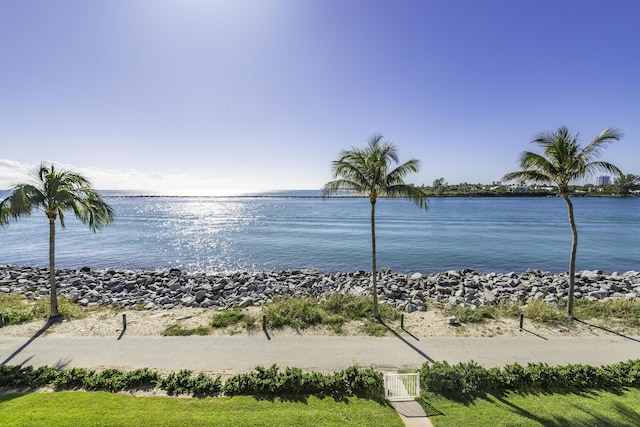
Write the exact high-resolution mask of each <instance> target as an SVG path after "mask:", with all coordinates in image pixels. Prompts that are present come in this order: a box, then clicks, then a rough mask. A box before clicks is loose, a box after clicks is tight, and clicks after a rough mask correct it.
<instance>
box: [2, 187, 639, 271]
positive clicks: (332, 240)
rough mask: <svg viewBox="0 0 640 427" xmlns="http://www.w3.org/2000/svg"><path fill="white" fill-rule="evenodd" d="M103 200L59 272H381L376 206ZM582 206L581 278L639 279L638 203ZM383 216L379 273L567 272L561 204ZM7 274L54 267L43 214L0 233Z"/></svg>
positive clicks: (387, 203)
mask: <svg viewBox="0 0 640 427" xmlns="http://www.w3.org/2000/svg"><path fill="white" fill-rule="evenodd" d="M103 194H104V195H105V196H107V198H106V200H107V202H108V203H110V204H111V205H112V207H113V208H114V209H115V212H116V220H115V222H114V223H113V224H112V225H111V226H109V227H106V228H104V229H103V230H101V231H98V232H97V233H95V234H94V233H91V232H90V231H89V229H88V227H86V226H85V225H83V224H81V223H79V222H78V221H76V220H74V219H72V218H71V217H72V214H68V216H67V227H66V228H65V229H64V230H61V229H60V228H59V227H58V229H57V238H56V244H57V247H56V257H57V259H56V265H57V267H59V268H80V267H83V266H89V267H91V268H94V269H105V268H116V269H134V270H152V269H163V268H170V267H179V268H181V269H183V270H188V271H210V272H211V271H227V270H289V269H307V268H310V269H317V270H320V271H325V272H337V271H355V270H370V269H371V265H370V264H371V261H370V259H371V258H370V257H371V249H370V245H371V243H370V226H369V213H370V205H369V201H368V199H358V198H341V199H326V200H324V199H319V198H304V197H241V198H237V197H229V198H219V197H216V198H207V197H114V196H115V195H118V194H122V193H115V192H104V193H103ZM293 194H299V193H293ZM5 196H6V192H1V191H0V197H5ZM573 201H574V205H575V214H576V220H577V224H578V233H579V236H580V242H579V246H578V257H577V268H578V270H582V269H599V270H604V271H606V272H612V271H618V272H623V271H627V270H637V269H640V233H638V230H640V198H627V199H619V198H574V199H573ZM376 213H377V215H376V217H377V223H376V231H377V233H376V234H377V241H378V266H379V268H389V269H391V270H392V271H394V272H398V273H414V272H422V273H431V272H439V271H445V270H450V269H456V270H461V269H465V268H471V269H474V270H477V271H480V272H491V271H495V272H509V271H515V272H521V271H524V270H526V269H528V268H533V269H540V270H549V271H552V272H556V273H557V272H563V271H567V270H568V260H569V251H570V245H571V233H570V230H569V223H568V219H567V210H566V205H565V204H564V202H563V201H562V199H560V198H553V197H552V198H433V199H431V205H430V209H429V211H428V212H426V213H425V212H424V211H421V210H419V209H418V208H417V207H415V206H414V205H413V204H412V203H410V202H407V201H403V200H385V199H383V200H380V201H379V202H378V204H377V210H376ZM0 264H14V265H31V266H42V267H46V266H47V265H48V222H47V219H46V217H45V215H44V214H43V213H42V212H34V214H33V215H32V216H31V217H29V218H24V219H20V220H18V221H17V222H11V224H9V226H8V227H5V228H0Z"/></svg>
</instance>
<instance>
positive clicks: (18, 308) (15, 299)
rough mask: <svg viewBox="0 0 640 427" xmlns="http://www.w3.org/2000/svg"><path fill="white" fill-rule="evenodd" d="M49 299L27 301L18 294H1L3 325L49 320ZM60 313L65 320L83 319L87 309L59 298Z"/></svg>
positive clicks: (66, 299)
mask: <svg viewBox="0 0 640 427" xmlns="http://www.w3.org/2000/svg"><path fill="white" fill-rule="evenodd" d="M50 308H51V306H50V300H49V298H42V299H39V300H37V301H27V300H25V299H23V298H22V295H20V294H18V293H15V292H14V293H9V294H0V313H2V323H3V324H4V325H13V324H17V323H22V322H28V321H31V320H35V319H47V318H48V317H49V313H50V312H51V310H50ZM58 311H59V312H60V314H62V317H63V318H65V319H82V318H83V317H86V315H87V314H86V312H87V309H86V308H84V307H81V306H79V305H77V304H74V303H73V302H71V301H70V300H69V299H68V298H65V297H63V296H58Z"/></svg>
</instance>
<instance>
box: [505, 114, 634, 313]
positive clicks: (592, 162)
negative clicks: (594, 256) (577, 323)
mask: <svg viewBox="0 0 640 427" xmlns="http://www.w3.org/2000/svg"><path fill="white" fill-rule="evenodd" d="M578 135H579V134H576V135H572V134H571V133H569V129H567V128H566V127H564V126H562V127H560V128H559V129H558V130H557V131H555V132H553V131H548V132H541V133H539V134H538V135H536V137H535V139H534V140H533V141H532V142H533V143H536V144H538V145H539V146H540V147H541V148H542V149H543V150H544V154H537V153H532V152H529V151H524V152H523V153H522V154H521V155H520V167H521V168H522V170H521V171H517V172H510V173H508V174H506V175H505V176H504V177H503V178H502V179H503V180H506V181H512V180H524V181H529V182H535V183H553V184H555V185H556V186H557V188H558V192H559V193H560V195H561V196H562V198H563V199H564V201H565V203H566V204H567V209H568V212H569V225H570V226H571V236H572V239H571V258H570V261H569V296H568V301H567V316H569V317H573V290H574V284H575V272H576V251H577V249H578V230H577V229H576V222H575V219H574V216H573V204H572V203H571V199H570V198H569V183H570V182H572V181H574V180H581V179H584V178H587V177H589V176H591V175H593V174H594V173H596V172H600V171H604V172H609V173H612V174H617V175H619V174H620V173H621V172H620V169H618V168H617V167H616V166H614V165H612V164H611V163H607V162H603V161H597V160H596V159H598V158H599V157H600V154H601V152H602V149H603V148H604V147H605V146H606V145H607V144H609V143H611V142H613V141H617V140H619V139H620V138H622V133H621V132H620V131H619V130H617V129H605V130H603V131H602V132H600V134H598V135H597V136H596V137H595V139H594V140H593V141H591V142H590V143H589V145H587V146H586V147H584V148H583V147H581V146H580V144H579V143H578Z"/></svg>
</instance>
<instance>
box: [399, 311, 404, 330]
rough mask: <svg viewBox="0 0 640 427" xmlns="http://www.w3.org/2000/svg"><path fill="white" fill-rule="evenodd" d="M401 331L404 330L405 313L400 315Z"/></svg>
mask: <svg viewBox="0 0 640 427" xmlns="http://www.w3.org/2000/svg"><path fill="white" fill-rule="evenodd" d="M400 329H404V313H402V314H401V315H400Z"/></svg>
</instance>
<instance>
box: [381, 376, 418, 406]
mask: <svg viewBox="0 0 640 427" xmlns="http://www.w3.org/2000/svg"><path fill="white" fill-rule="evenodd" d="M419 396H420V373H419V372H416V373H414V374H393V373H386V374H384V398H385V399H387V400H414V399H415V398H416V397H419Z"/></svg>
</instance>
